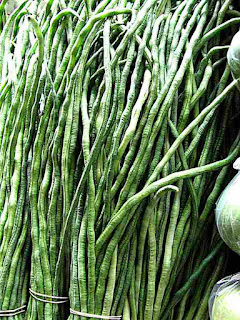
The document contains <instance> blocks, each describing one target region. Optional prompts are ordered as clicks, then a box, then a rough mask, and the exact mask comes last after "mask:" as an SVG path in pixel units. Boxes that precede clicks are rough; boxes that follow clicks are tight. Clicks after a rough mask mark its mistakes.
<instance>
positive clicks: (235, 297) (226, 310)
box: [211, 288, 240, 320]
mask: <svg viewBox="0 0 240 320" xmlns="http://www.w3.org/2000/svg"><path fill="white" fill-rule="evenodd" d="M211 320H240V288H237V289H236V288H226V289H224V290H223V292H222V293H221V292H220V294H219V295H218V296H217V297H216V298H215V300H214V303H213V309H212V318H211Z"/></svg>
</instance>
